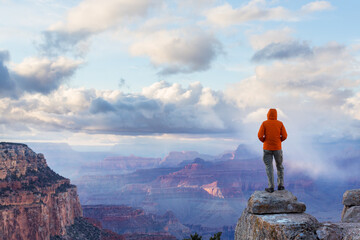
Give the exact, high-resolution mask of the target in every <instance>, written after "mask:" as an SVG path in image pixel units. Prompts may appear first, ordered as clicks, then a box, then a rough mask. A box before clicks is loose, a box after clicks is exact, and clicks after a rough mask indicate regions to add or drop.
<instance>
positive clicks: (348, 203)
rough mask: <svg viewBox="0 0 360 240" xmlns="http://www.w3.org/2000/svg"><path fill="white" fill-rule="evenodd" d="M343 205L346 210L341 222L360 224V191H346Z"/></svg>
mask: <svg viewBox="0 0 360 240" xmlns="http://www.w3.org/2000/svg"><path fill="white" fill-rule="evenodd" d="M342 203H343V204H344V210H343V212H342V214H341V221H342V222H347V223H350V222H354V223H360V189H354V190H349V191H346V192H345V193H344V196H343V201H342Z"/></svg>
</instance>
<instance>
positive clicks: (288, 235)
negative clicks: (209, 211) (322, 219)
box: [235, 209, 319, 240]
mask: <svg viewBox="0 0 360 240" xmlns="http://www.w3.org/2000/svg"><path fill="white" fill-rule="evenodd" d="M318 226H319V222H318V221H317V220H316V218H314V217H313V216H311V215H309V214H306V213H284V214H267V215H256V214H252V213H249V212H248V211H247V210H246V209H245V210H244V212H243V213H242V215H241V217H240V219H239V221H238V223H237V226H236V229H235V240H252V239H258V240H287V239H292V240H295V239H296V240H300V239H303V240H305V239H306V240H312V239H317V236H316V234H315V232H316V229H317V227H318Z"/></svg>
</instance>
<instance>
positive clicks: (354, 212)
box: [235, 189, 360, 240]
mask: <svg viewBox="0 0 360 240" xmlns="http://www.w3.org/2000/svg"><path fill="white" fill-rule="evenodd" d="M359 196H360V189H359V190H351V191H347V192H346V193H345V194H344V198H343V204H344V205H345V207H344V211H343V215H342V222H341V223H328V222H327V223H319V222H318V220H317V219H316V218H315V217H313V216H311V215H309V214H306V213H305V210H306V206H305V204H304V203H301V202H298V201H297V198H296V197H295V196H294V195H293V194H292V193H291V192H289V191H286V190H284V191H275V192H274V193H268V192H265V191H256V192H255V193H254V194H253V195H252V196H251V197H250V199H249V201H248V204H247V207H246V209H245V210H244V212H243V213H242V215H241V217H240V219H239V221H238V223H237V225H236V229H235V240H254V239H258V240H288V239H292V240H300V239H303V240H312V239H314V240H315V239H320V240H337V239H344V240H350V239H351V240H359V239H360V217H359V216H360V214H359V211H358V207H359V205H360V204H359V203H360V199H359Z"/></svg>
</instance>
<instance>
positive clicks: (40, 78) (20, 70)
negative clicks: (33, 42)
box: [11, 57, 83, 93]
mask: <svg viewBox="0 0 360 240" xmlns="http://www.w3.org/2000/svg"><path fill="white" fill-rule="evenodd" d="M82 63H83V61H80V60H72V59H68V58H65V57H59V58H57V59H55V60H52V59H49V58H37V57H30V58H26V59H25V60H24V61H23V62H21V63H19V64H13V65H12V67H11V70H12V72H13V75H14V78H15V81H16V83H17V84H18V86H19V87H20V88H21V89H22V90H23V91H27V92H42V93H49V92H50V91H52V90H54V89H57V88H58V87H59V86H60V85H61V84H62V83H63V82H64V80H66V79H67V78H68V77H70V76H72V75H73V74H74V72H75V70H76V69H77V68H78V67H79V66H80V65H81V64H82Z"/></svg>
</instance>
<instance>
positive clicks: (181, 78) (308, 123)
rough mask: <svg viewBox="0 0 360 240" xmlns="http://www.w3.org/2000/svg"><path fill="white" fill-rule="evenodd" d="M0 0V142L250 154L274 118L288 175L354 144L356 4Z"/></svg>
mask: <svg viewBox="0 0 360 240" xmlns="http://www.w3.org/2000/svg"><path fill="white" fill-rule="evenodd" d="M0 3H1V5H0V15H1V16H2V18H3V21H2V24H1V25H0V86H1V88H0V137H1V139H2V141H9V142H29V143H66V144H68V145H69V146H73V147H74V148H75V149H78V150H82V151H84V152H86V151H92V150H95V149H100V150H107V149H108V150H109V149H110V150H111V149H113V148H116V147H118V148H122V149H121V150H119V152H121V151H122V153H123V154H125V155H130V154H134V155H137V156H138V155H141V154H143V156H154V157H157V156H158V155H156V154H159V155H160V156H164V155H165V154H167V153H168V152H170V151H189V150H191V151H198V152H200V153H204V154H211V155H214V154H220V153H221V152H223V151H228V150H234V149H236V147H237V146H238V145H239V144H246V145H249V146H250V147H251V148H252V150H254V151H256V152H259V153H261V149H262V144H261V142H259V141H258V139H257V131H258V129H259V127H260V124H261V123H262V121H264V120H265V119H266V113H267V111H268V109H269V108H276V109H277V110H278V116H279V117H278V119H279V120H281V121H282V122H283V123H284V125H285V127H286V129H287V132H288V134H289V137H288V139H287V140H286V141H285V142H284V143H283V149H284V154H285V156H288V158H287V159H285V160H284V161H289V163H290V164H292V166H293V167H297V168H300V169H303V170H304V171H307V172H309V173H311V174H313V175H314V176H318V175H326V176H331V175H333V174H336V173H337V172H338V171H339V169H338V164H339V163H337V162H336V160H334V159H331V161H329V159H328V158H333V157H335V156H338V155H341V152H334V151H330V150H332V145H331V144H335V145H336V144H338V145H341V144H345V145H346V144H348V147H349V148H353V151H355V146H358V144H359V141H360V133H359V132H360V131H359V126H360V114H359V113H360V71H359V70H360V62H359V56H360V36H359V34H358V33H357V32H356V31H355V30H354V28H353V24H354V23H356V22H358V20H359V18H360V17H359V16H358V14H357V12H356V9H357V7H359V6H360V2H357V1H352V2H351V3H350V2H347V3H341V4H339V3H338V2H336V1H309V0H306V1H305V0H304V1H281V0H279V1H266V0H251V1H240V2H239V1H234V0H232V1H230V0H229V1H223V0H201V1H197V2H196V3H193V2H192V1H188V0H183V1H178V0H171V1H164V0H139V1H128V0H105V1H102V2H101V3H99V2H98V1H95V0H77V1H69V0H67V1H62V2H61V3H59V2H57V1H52V0H28V1H25V0H21V1H16V2H14V1H10V0H2V1H0ZM19 16H22V17H19ZM330 143H331V144H330ZM320 145H321V146H322V145H325V146H326V145H328V147H324V148H325V150H324V149H319V146H320ZM334 149H346V147H340V148H334ZM139 153H140V154H139ZM299 161H301V163H300V164H299ZM354 164H358V163H356V162H355V163H354ZM355 166H358V165H355ZM349 170H351V171H354V172H351V173H352V174H356V169H351V168H350V169H346V170H345V171H343V172H341V173H340V175H343V176H346V174H347V171H349ZM352 174H350V175H352Z"/></svg>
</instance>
